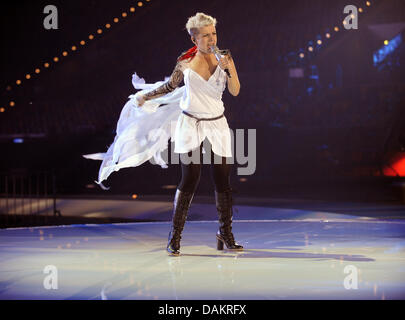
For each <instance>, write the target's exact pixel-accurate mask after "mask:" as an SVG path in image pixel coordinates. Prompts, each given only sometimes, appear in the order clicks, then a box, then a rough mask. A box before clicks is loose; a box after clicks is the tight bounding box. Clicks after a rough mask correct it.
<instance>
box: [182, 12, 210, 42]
mask: <svg viewBox="0 0 405 320" xmlns="http://www.w3.org/2000/svg"><path fill="white" fill-rule="evenodd" d="M210 25H213V26H214V27H215V26H216V25H217V19H215V18H213V17H211V16H209V15H206V14H204V13H202V12H197V13H196V15H195V16H193V17H189V18H188V21H187V24H186V28H187V31H188V34H189V35H190V36H195V35H196V34H197V33H198V29H199V28H202V27H206V26H210Z"/></svg>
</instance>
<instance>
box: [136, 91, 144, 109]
mask: <svg viewBox="0 0 405 320" xmlns="http://www.w3.org/2000/svg"><path fill="white" fill-rule="evenodd" d="M145 101H146V100H145V96H144V95H142V94H140V95H138V96H137V97H136V102H137V103H138V106H139V107H142V105H143V104H144V103H145Z"/></svg>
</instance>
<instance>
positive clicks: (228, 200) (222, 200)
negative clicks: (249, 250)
mask: <svg viewBox="0 0 405 320" xmlns="http://www.w3.org/2000/svg"><path fill="white" fill-rule="evenodd" d="M215 202H216V207H217V211H218V215H219V230H218V232H217V249H218V250H223V248H224V244H225V245H226V247H227V248H228V249H233V250H242V249H243V246H241V245H239V244H237V243H236V242H235V239H234V236H233V233H232V216H233V210H232V205H233V198H232V189H228V190H227V191H225V192H217V191H215Z"/></svg>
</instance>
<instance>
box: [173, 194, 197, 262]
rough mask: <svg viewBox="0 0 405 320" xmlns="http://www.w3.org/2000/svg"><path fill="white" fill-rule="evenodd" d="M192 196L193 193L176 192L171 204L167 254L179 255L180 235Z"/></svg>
mask: <svg viewBox="0 0 405 320" xmlns="http://www.w3.org/2000/svg"><path fill="white" fill-rule="evenodd" d="M193 196H194V193H193V192H183V191H180V190H179V189H177V190H176V195H175V197H174V202H173V218H172V229H171V231H170V233H169V239H168V243H167V252H168V253H169V254H171V255H179V254H180V251H179V250H180V240H181V233H182V231H183V228H184V224H185V222H186V219H187V213H188V209H189V208H190V204H191V201H192V200H193Z"/></svg>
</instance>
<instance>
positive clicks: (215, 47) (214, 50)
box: [210, 46, 232, 78]
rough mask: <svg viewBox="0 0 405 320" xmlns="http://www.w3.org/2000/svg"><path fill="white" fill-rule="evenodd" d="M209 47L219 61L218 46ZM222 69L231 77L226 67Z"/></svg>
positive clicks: (220, 56)
mask: <svg viewBox="0 0 405 320" xmlns="http://www.w3.org/2000/svg"><path fill="white" fill-rule="evenodd" d="M210 48H211V51H212V52H213V53H214V55H215V58H217V60H218V61H219V60H220V59H221V58H222V55H221V52H220V50H219V49H218V47H217V46H211V47H210ZM224 71H225V72H226V74H227V75H228V77H229V78H232V77H231V74H230V73H229V69H228V68H226V69H225V70H224Z"/></svg>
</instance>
